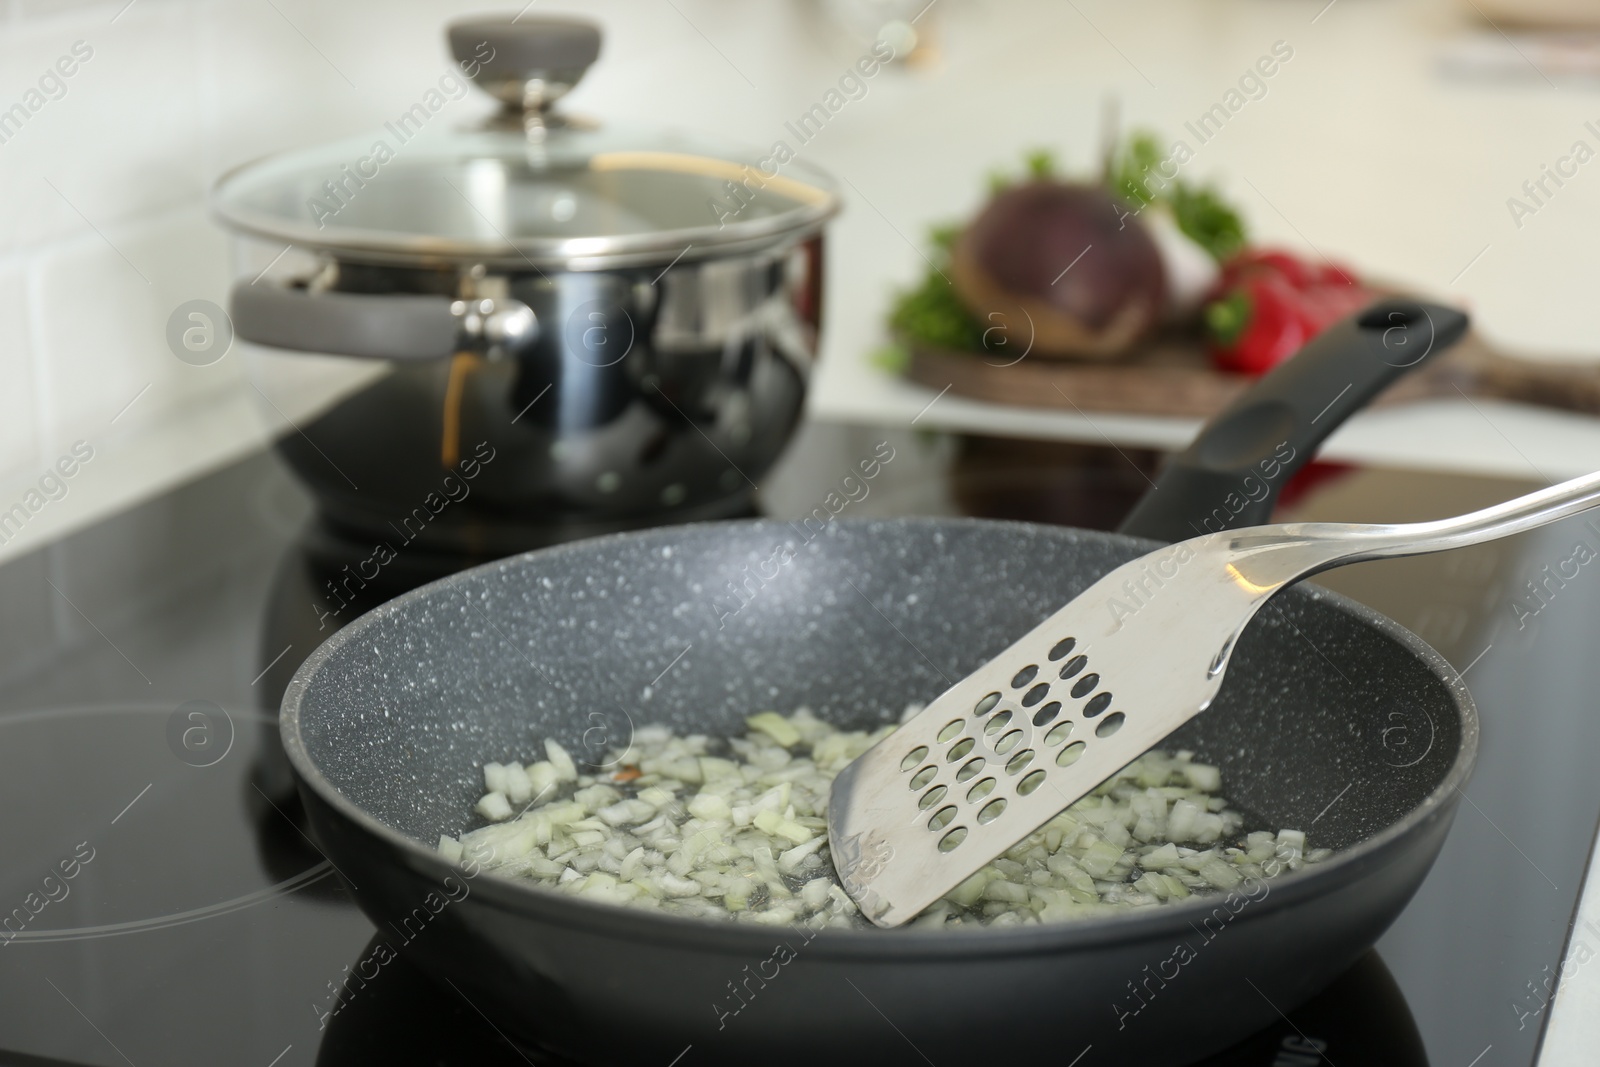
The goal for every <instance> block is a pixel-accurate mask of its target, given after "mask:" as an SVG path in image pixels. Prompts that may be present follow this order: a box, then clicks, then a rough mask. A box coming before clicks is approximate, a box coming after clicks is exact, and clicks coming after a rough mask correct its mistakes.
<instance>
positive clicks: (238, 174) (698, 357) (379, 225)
mask: <svg viewBox="0 0 1600 1067" xmlns="http://www.w3.org/2000/svg"><path fill="white" fill-rule="evenodd" d="M449 37H450V42H451V47H452V51H453V53H454V56H455V64H454V65H453V66H451V67H450V68H448V69H447V70H446V71H445V73H444V74H443V75H442V76H440V77H438V78H437V79H435V81H434V82H430V83H428V84H427V85H426V88H425V90H424V91H423V92H421V93H420V94H419V97H418V102H417V103H416V104H415V105H414V106H412V107H411V108H409V109H406V110H405V111H403V112H402V113H401V115H400V116H399V117H398V118H397V119H396V120H395V121H393V122H390V123H387V124H385V126H384V128H383V130H381V131H378V132H376V133H374V134H372V135H368V136H365V137H361V138H356V139H353V140H350V141H345V142H342V143H337V144H333V145H328V146H324V147H322V148H318V149H315V150H311V151H305V152H296V153H291V154H288V155H285V156H280V157H273V158H269V159H265V160H260V161H257V162H254V163H251V164H247V165H246V166H244V167H241V168H239V169H237V170H235V171H233V172H232V173H230V174H228V175H226V176H224V177H223V178H222V179H221V180H220V181H219V182H218V184H217V187H216V189H215V191H214V196H213V205H214V211H215V214H216V215H217V217H218V218H219V219H220V220H221V221H222V222H223V223H224V224H225V225H226V226H228V227H229V228H230V229H232V230H234V231H236V232H237V233H238V234H240V235H241V237H242V240H241V255H240V257H239V263H238V281H237V282H236V284H235V286H234V288H233V293H232V300H231V303H232V307H231V314H232V319H233V325H234V329H235V332H236V335H237V336H238V337H239V338H240V339H242V340H244V341H249V342H254V345H253V346H251V347H250V348H249V349H248V351H249V359H250V363H251V380H252V383H253V384H254V386H255V388H256V389H257V390H258V391H259V392H260V393H261V395H262V397H263V398H264V400H265V402H266V405H267V408H268V410H269V412H271V413H273V414H274V415H275V416H278V417H281V418H282V419H283V420H284V421H285V422H286V423H290V424H292V425H293V427H294V429H293V430H289V431H288V432H286V433H285V434H284V435H283V437H282V438H281V440H280V445H279V447H280V450H281V452H282V454H283V455H284V456H285V457H286V458H287V459H288V461H289V463H290V464H291V465H292V466H293V468H294V469H295V470H296V472H297V473H298V474H299V475H300V476H301V477H302V478H303V479H304V480H305V481H306V483H307V484H308V485H310V486H311V488H312V489H313V490H314V491H315V493H316V496H317V499H318V503H319V505H320V508H321V511H322V514H323V516H324V517H325V519H326V520H327V521H328V522H329V523H330V524H332V525H333V526H334V527H335V528H336V529H338V530H339V531H341V532H343V533H346V534H349V535H352V536H355V537H357V538H361V539H367V538H370V539H373V540H374V541H375V542H378V543H381V544H385V545H387V547H388V548H389V549H390V550H392V551H398V550H399V548H400V547H402V546H403V545H408V544H411V543H413V542H415V543H416V544H417V545H419V546H420V547H426V548H433V549H448V550H452V551H460V550H468V551H474V552H480V553H483V554H502V553H505V552H510V551H515V550H518V549H522V548H526V547H529V546H531V545H538V544H542V543H546V542H548V541H552V540H556V539H559V538H563V537H567V536H571V535H572V534H573V533H581V532H601V531H603V530H606V529H608V528H612V527H620V526H628V525H636V524H637V523H639V522H640V521H641V520H644V519H658V520H659V521H662V522H676V521H686V520H691V519H701V518H716V517H724V516H728V515H733V514H738V513H740V512H742V511H745V510H747V509H748V508H749V506H750V496H751V494H752V492H753V491H754V489H755V485H756V483H757V481H758V480H759V479H760V477H761V475H762V474H763V473H764V472H765V471H766V470H767V469H768V468H769V467H770V466H771V464H772V463H773V462H774V461H775V460H776V459H777V457H778V455H779V453H780V452H781V451H782V449H783V446H784V444H785V443H786V442H787V440H788V438H789V436H790V434H791V433H792V431H793V430H794V428H795V426H796V424H797V422H798V419H799V416H800V411H801V406H802V402H803V400H804V395H805V389H806V382H807V377H808V370H809V367H810V364H811V361H812V359H813V357H814V354H815V350H816V343H817V334H818V330H819V328H820V322H821V288H822V270H823V256H822V236H821V235H822V228H823V225H824V223H825V221H826V220H827V219H828V218H829V217H830V216H831V215H833V214H834V213H835V212H836V211H837V210H838V203H839V202H838V196H837V194H836V192H835V189H834V186H833V183H832V181H831V180H830V179H829V178H827V177H826V176H825V175H823V174H821V173H820V172H818V171H816V170H815V169H812V168H810V167H808V166H806V165H805V164H803V163H801V162H799V161H796V160H794V159H793V158H792V156H791V154H790V153H788V152H787V151H785V152H781V153H779V152H776V147H777V146H774V151H769V152H761V151H755V150H747V149H740V148H736V147H728V146H722V145H716V144H709V143H706V142H704V141H700V140H697V139H687V138H683V137H681V136H676V135H671V134H662V133H640V132H638V131H630V130H627V129H622V128H610V127H599V126H595V125H593V124H590V123H586V122H581V121H579V120H575V119H570V118H568V117H567V116H565V115H563V114H562V113H561V112H560V111H558V110H556V109H555V108H554V107H553V106H552V105H553V104H554V103H555V101H556V100H557V99H558V98H560V97H561V96H562V95H564V94H565V93H566V91H567V90H568V89H570V88H571V87H572V85H573V84H574V83H576V82H577V80H578V79H579V78H580V77H581V76H582V74H583V72H584V70H585V69H586V68H587V67H588V66H589V65H590V64H591V63H592V62H593V61H594V60H595V59H596V58H597V57H598V55H599V50H600V32H599V29H598V28H597V27H596V26H594V25H593V24H590V23H587V22H582V21H578V20H571V19H556V18H544V19H539V18H522V19H520V20H518V21H516V22H512V21H510V20H507V19H488V18H480V19H470V20H466V21H463V22H458V23H455V24H453V25H452V26H451V27H450V32H449ZM469 82H471V83H473V84H475V85H476V86H477V87H478V88H480V89H483V90H485V91H486V92H488V93H490V94H491V95H493V96H495V97H496V98H497V99H499V100H500V102H501V107H500V110H499V111H498V112H497V113H496V114H494V115H492V116H491V117H490V118H489V119H487V120H486V121H484V122H482V123H480V124H478V125H477V126H475V127H473V128H470V129H466V130H446V129H444V128H443V127H444V126H445V122H444V121H443V120H442V119H441V118H440V117H439V113H440V112H441V111H444V110H445V109H447V108H448V107H449V106H451V104H452V102H453V100H455V99H458V98H459V96H466V95H467V84H468V83H469ZM458 93H459V96H458V95H457V94H458ZM780 157H781V158H780ZM263 264H265V266H263Z"/></svg>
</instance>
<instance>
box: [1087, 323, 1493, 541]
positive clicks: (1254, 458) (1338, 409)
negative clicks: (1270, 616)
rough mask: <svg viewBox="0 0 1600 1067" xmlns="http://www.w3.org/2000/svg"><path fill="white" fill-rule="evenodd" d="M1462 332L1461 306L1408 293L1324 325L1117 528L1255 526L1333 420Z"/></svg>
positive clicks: (1162, 530) (1215, 424)
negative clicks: (1407, 296)
mask: <svg viewBox="0 0 1600 1067" xmlns="http://www.w3.org/2000/svg"><path fill="white" fill-rule="evenodd" d="M1466 331H1467V316H1466V315H1465V314H1463V313H1462V312H1460V311H1457V310H1455V309H1454V308H1447V307H1443V306H1441V305H1439V304H1426V303H1421V302H1419V301H1415V300H1384V301H1380V302H1379V303H1376V304H1373V305H1372V306H1371V307H1369V308H1367V309H1366V310H1365V311H1363V312H1361V313H1360V314H1358V315H1352V316H1351V317H1350V318H1348V319H1345V320H1344V321H1342V322H1340V323H1338V324H1336V325H1334V326H1332V327H1330V328H1328V329H1327V330H1325V331H1323V332H1322V333H1321V334H1319V335H1318V336H1317V337H1315V338H1313V339H1312V341H1311V342H1310V343H1309V344H1307V345H1306V346H1305V347H1304V348H1302V349H1301V350H1300V351H1299V352H1298V353H1296V354H1295V356H1294V357H1293V358H1292V359H1289V360H1286V361H1285V362H1283V363H1280V364H1279V365H1278V366H1277V367H1275V368H1273V369H1272V370H1271V371H1269V372H1268V373H1267V374H1265V375H1263V376H1262V378H1261V379H1260V380H1259V381H1257V382H1256V383H1255V385H1254V386H1252V387H1251V388H1250V389H1248V390H1246V391H1245V393H1244V395H1243V396H1241V397H1239V398H1238V399H1237V400H1235V401H1234V402H1233V403H1232V404H1230V405H1229V406H1228V407H1227V408H1226V409H1225V410H1224V411H1223V412H1222V413H1221V414H1219V415H1217V416H1216V417H1215V418H1213V419H1212V420H1211V421H1210V422H1208V423H1206V425H1205V426H1204V427H1203V428H1202V429H1201V430H1200V433H1199V434H1198V435H1197V436H1196V437H1195V439H1194V441H1193V442H1191V443H1190V445H1189V447H1188V448H1187V449H1185V450H1184V451H1183V452H1180V453H1179V454H1177V455H1176V456H1173V457H1172V458H1171V459H1170V460H1168V462H1167V464H1166V466H1165V467H1164V468H1162V471H1161V473H1160V474H1159V475H1158V476H1157V477H1156V481H1155V485H1154V487H1153V488H1151V489H1150V491H1149V492H1147V493H1145V495H1144V496H1143V497H1142V498H1141V499H1140V501H1139V503H1138V504H1136V505H1135V506H1134V509H1133V511H1132V512H1130V513H1129V514H1128V517H1127V518H1126V519H1124V520H1123V521H1122V525H1121V526H1120V527H1118V529H1119V531H1120V532H1122V533H1126V534H1133V535H1135V536H1138V537H1151V538H1156V539H1158V540H1162V541H1182V540H1186V539H1188V538H1190V537H1194V536H1196V535H1198V534H1203V533H1212V532H1215V531H1218V530H1227V529H1236V528H1238V527H1242V526H1260V525H1263V524H1264V523H1266V522H1267V521H1269V519H1270V518H1271V516H1272V507H1273V505H1274V503H1276V501H1277V498H1278V491H1279V490H1280V489H1281V488H1283V485H1284V484H1285V483H1286V482H1287V481H1288V480H1289V478H1290V476H1291V475H1293V474H1294V472H1295V471H1297V470H1299V469H1300V468H1301V467H1302V466H1304V465H1305V464H1306V463H1307V462H1308V461H1309V460H1310V459H1311V458H1312V457H1313V456H1314V455H1315V454H1316V451H1317V448H1318V446H1320V445H1321V444H1322V442H1323V441H1324V440H1325V439H1326V438H1327V436H1328V435H1329V434H1331V433H1332V432H1333V431H1334V430H1335V429H1336V428H1338V426H1339V424H1340V423H1342V422H1344V420H1345V419H1346V418H1348V417H1349V416H1350V415H1351V414H1353V413H1354V412H1356V411H1357V410H1359V409H1361V408H1363V407H1365V406H1366V405H1367V403H1368V402H1369V401H1370V400H1371V399H1372V398H1373V397H1375V396H1377V395H1378V393H1380V392H1382V391H1383V389H1384V388H1385V387H1386V386H1388V385H1389V384H1391V383H1392V382H1394V381H1395V380H1396V379H1398V378H1400V377H1401V376H1402V375H1404V374H1405V373H1406V372H1407V371H1409V370H1410V369H1411V368H1413V367H1416V366H1419V365H1420V364H1421V363H1423V362H1424V361H1425V360H1427V359H1430V358H1431V357H1433V356H1434V355H1435V354H1437V353H1439V352H1442V351H1444V350H1445V349H1447V348H1449V347H1450V346H1451V345H1453V344H1455V343H1456V342H1457V341H1458V340H1460V339H1461V337H1462V336H1463V335H1464V334H1465V333H1466Z"/></svg>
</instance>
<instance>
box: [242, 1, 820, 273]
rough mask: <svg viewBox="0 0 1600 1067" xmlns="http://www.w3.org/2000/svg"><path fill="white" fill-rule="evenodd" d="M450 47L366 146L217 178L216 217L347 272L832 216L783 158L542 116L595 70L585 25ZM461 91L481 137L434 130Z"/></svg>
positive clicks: (487, 32)
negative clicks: (362, 263)
mask: <svg viewBox="0 0 1600 1067" xmlns="http://www.w3.org/2000/svg"><path fill="white" fill-rule="evenodd" d="M450 38H451V45H452V48H453V51H454V52H455V54H456V60H457V67H458V68H459V70H460V73H461V74H462V75H464V77H460V78H457V77H455V76H454V74H455V72H454V71H452V72H451V73H450V74H447V75H446V76H445V77H444V78H442V79H440V85H439V88H438V89H437V90H435V89H430V90H429V91H428V92H427V93H426V94H424V95H423V97H421V98H420V100H419V101H418V102H417V104H416V105H415V106H413V107H411V108H410V109H409V110H407V111H405V112H403V113H402V114H401V115H400V116H398V117H397V118H396V119H395V120H394V121H391V122H388V123H385V124H384V126H383V127H382V128H381V129H379V130H377V131H374V132H373V133H370V134H366V135H363V136H361V137H355V138H351V139H348V140H344V141H340V142H336V143H333V144H329V145H323V146H321V147H318V148H314V149H310V150H305V151H297V152H291V153H287V154H284V155H279V156H272V157H269V158H266V159H262V160H257V161H255V162H253V163H247V164H245V165H244V166H242V167H239V168H237V169H235V170H233V171H232V172H230V173H228V174H226V175H224V176H223V177H222V178H221V179H220V180H219V181H218V183H217V185H216V188H215V189H214V190H213V193H212V206H213V210H214V211H215V213H216V215H217V216H218V218H219V219H220V220H221V221H222V222H223V223H224V224H226V225H228V226H229V227H231V228H233V229H236V230H241V231H244V232H247V233H252V234H256V235H258V236H263V237H268V238H273V239H276V240H280V241H283V242H284V243H286V244H292V245H298V246H301V247H305V248H311V249H318V250H325V251H330V252H333V253H334V254H337V255H344V256H349V257H352V258H359V259H378V260H386V261H387V260H401V261H414V260H425V261H434V260H440V259H443V260H457V261H470V262H473V263H497V264H504V265H507V266H509V267H512V268H515V266H516V265H518V264H521V265H524V266H534V267H539V268H544V267H556V268H564V269H595V268H599V267H607V266H626V265H631V264H643V263H650V262H657V261H659V262H667V261H670V260H672V259H674V258H675V257H678V256H687V257H689V258H700V257H701V256H704V255H713V254H717V253H720V252H726V251H730V250H734V249H737V248H745V247H752V246H759V245H763V244H768V243H771V242H772V241H774V240H777V239H779V238H781V237H783V236H786V235H791V234H800V233H805V232H806V231H809V230H813V229H815V228H816V227H817V226H818V225H819V224H820V223H821V222H822V220H824V219H826V218H827V217H829V216H830V215H832V214H834V213H835V212H836V211H837V210H838V207H839V199H838V195H837V193H836V191H835V187H834V184H833V182H832V180H831V179H829V178H828V177H827V175H825V174H823V173H822V172H820V171H818V170H816V169H815V168H813V167H809V166H807V165H805V164H804V163H802V162H800V161H798V160H795V159H794V158H793V154H792V151H791V150H790V149H789V148H788V146H787V145H785V144H782V143H775V144H774V145H773V147H772V149H771V150H770V151H768V152H765V153H763V152H760V151H754V150H748V149H740V148H737V147H732V146H724V145H718V144H714V143H708V142H706V141H704V140H702V139H700V138H688V137H685V136H681V135H674V134H663V133H660V132H642V131H639V130H636V129H629V128H627V127H622V126H618V127H609V126H608V127H605V128H599V129H594V128H587V127H585V126H583V125H580V124H578V123H576V122H572V121H569V120H567V119H565V118H564V117H563V116H562V115H560V114H559V113H558V112H556V111H554V110H553V109H552V107H551V105H552V104H553V103H554V102H555V100H556V99H558V98H559V97H560V96H561V95H563V94H564V93H565V92H566V91H567V90H568V89H570V88H571V86H572V85H573V84H574V83H575V82H576V81H577V80H578V78H579V77H581V76H582V74H583V71H584V69H585V68H586V67H587V66H588V64H589V63H591V62H592V61H593V60H594V58H595V57H596V56H597V55H598V54H599V42H600V35H599V30H598V29H597V28H596V27H595V26H593V25H592V24H590V23H587V22H580V21H577V20H569V19H553V18H546V19H531V18H528V19H522V20H519V21H518V22H516V23H512V22H510V21H509V20H495V19H472V20H468V21H465V22H458V23H455V24H454V25H452V26H451V28H450ZM467 81H471V82H472V83H473V84H475V85H476V86H477V87H478V88H480V89H483V90H484V91H486V92H489V93H491V94H492V95H494V96H496V97H497V98H499V99H500V100H501V102H502V105H503V106H502V110H501V112H500V113H499V114H498V115H496V116H494V117H493V118H491V119H490V120H489V121H488V122H487V123H486V124H484V125H483V126H481V127H480V128H478V129H473V130H466V131H461V130H451V129H445V128H443V124H444V122H445V121H446V119H445V116H444V115H441V114H438V112H440V111H442V110H445V108H446V105H447V104H448V103H449V102H450V101H451V100H452V99H459V96H462V95H465V92H466V90H465V83H466V82H467ZM686 250H687V251H686Z"/></svg>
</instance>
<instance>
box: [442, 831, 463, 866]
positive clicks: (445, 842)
mask: <svg viewBox="0 0 1600 1067" xmlns="http://www.w3.org/2000/svg"><path fill="white" fill-rule="evenodd" d="M439 854H440V855H441V856H443V857H444V858H445V859H447V860H449V861H450V862H451V863H460V862H461V842H460V841H457V840H456V839H455V838H453V837H451V836H450V835H449V834H440V835H439Z"/></svg>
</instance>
